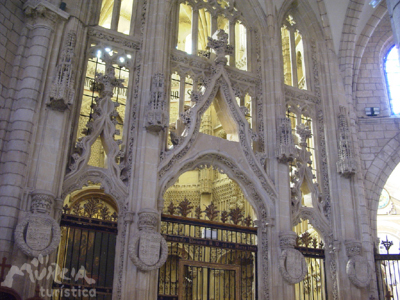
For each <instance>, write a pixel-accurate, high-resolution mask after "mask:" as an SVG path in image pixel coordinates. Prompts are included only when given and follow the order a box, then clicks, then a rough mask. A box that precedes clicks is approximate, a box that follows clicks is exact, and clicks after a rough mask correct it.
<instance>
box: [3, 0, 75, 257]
mask: <svg viewBox="0 0 400 300" xmlns="http://www.w3.org/2000/svg"><path fill="white" fill-rule="evenodd" d="M24 12H25V15H26V22H27V24H26V26H27V27H28V29H29V32H28V36H27V44H26V52H25V58H24V60H23V61H22V62H21V64H22V65H23V72H22V74H21V77H20V81H19V82H18V87H19V89H18V90H17V91H16V93H15V98H14V99H13V104H12V107H11V113H10V121H9V125H8V129H7V131H8V136H7V142H6V143H5V144H4V146H3V150H4V152H3V155H2V157H1V165H0V169H1V170H2V172H1V174H0V207H1V208H2V209H1V212H0V216H1V218H2V219H3V221H5V220H6V219H7V222H4V223H3V224H5V223H7V224H8V226H7V227H6V228H4V227H3V228H2V230H0V246H1V248H2V250H3V251H4V252H5V253H9V252H10V251H11V245H12V244H11V240H12V238H11V236H12V232H13V229H14V227H15V224H16V220H17V217H18V211H19V207H20V201H21V198H22V197H23V188H22V187H23V186H24V184H25V178H26V174H27V165H28V160H29V148H30V143H32V134H33V131H34V128H35V127H34V126H33V124H34V123H35V118H36V117H35V114H36V113H37V111H38V105H39V103H40V97H41V96H40V92H41V87H42V84H43V78H44V75H45V69H46V61H47V57H48V48H49V45H50V43H51V39H52V35H53V31H54V29H55V27H56V25H57V22H58V21H59V20H60V19H61V18H63V19H65V18H66V17H67V16H68V15H67V14H66V13H65V12H63V11H61V10H59V9H58V8H56V7H54V6H53V5H51V4H50V3H49V2H47V1H27V2H26V3H25V5H24Z"/></svg>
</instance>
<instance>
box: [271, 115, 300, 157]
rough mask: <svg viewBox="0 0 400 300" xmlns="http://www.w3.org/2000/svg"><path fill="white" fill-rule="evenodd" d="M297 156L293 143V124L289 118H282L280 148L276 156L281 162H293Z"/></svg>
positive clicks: (279, 132)
mask: <svg viewBox="0 0 400 300" xmlns="http://www.w3.org/2000/svg"><path fill="white" fill-rule="evenodd" d="M295 155H296V147H295V145H294V141H293V134H292V124H291V123H290V120H289V118H280V119H279V125H278V148H277V150H276V156H277V158H278V160H279V161H280V162H283V163H286V162H288V161H292V160H293V159H294V157H295Z"/></svg>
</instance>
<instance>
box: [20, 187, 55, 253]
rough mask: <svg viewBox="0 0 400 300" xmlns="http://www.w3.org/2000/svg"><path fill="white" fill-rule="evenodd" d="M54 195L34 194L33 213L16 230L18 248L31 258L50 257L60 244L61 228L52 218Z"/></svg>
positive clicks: (44, 192)
mask: <svg viewBox="0 0 400 300" xmlns="http://www.w3.org/2000/svg"><path fill="white" fill-rule="evenodd" d="M54 198H55V197H54V195H53V194H52V193H50V192H48V191H42V190H36V191H35V192H33V193H32V204H31V211H32V212H31V213H28V215H27V216H26V217H25V218H23V219H22V221H21V222H19V224H18V225H17V227H16V229H15V233H14V235H15V242H16V244H17V246H18V248H19V249H20V250H21V251H22V252H23V253H25V254H26V255H27V256H29V257H38V256H39V255H43V256H46V255H49V254H50V253H52V252H53V251H55V250H56V249H57V247H58V244H59V243H60V238H61V233H60V226H59V225H58V223H57V222H56V220H54V219H53V218H52V217H51V216H50V211H51V207H52V205H53V202H54Z"/></svg>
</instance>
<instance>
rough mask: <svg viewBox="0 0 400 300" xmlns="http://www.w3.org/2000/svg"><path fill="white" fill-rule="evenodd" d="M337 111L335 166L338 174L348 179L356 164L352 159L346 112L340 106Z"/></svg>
mask: <svg viewBox="0 0 400 300" xmlns="http://www.w3.org/2000/svg"><path fill="white" fill-rule="evenodd" d="M339 109H340V113H339V117H338V119H339V144H338V150H339V151H338V152H339V160H338V161H337V163H336V166H337V170H338V173H339V174H341V175H342V176H344V177H349V176H351V175H353V174H354V173H355V172H356V170H357V163H356V160H355V158H354V150H353V142H352V140H351V133H350V128H349V122H348V119H347V110H346V108H345V107H343V106H340V107H339Z"/></svg>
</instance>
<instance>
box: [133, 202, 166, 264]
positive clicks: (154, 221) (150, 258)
mask: <svg viewBox="0 0 400 300" xmlns="http://www.w3.org/2000/svg"><path fill="white" fill-rule="evenodd" d="M138 215H139V222H138V227H139V232H138V233H136V234H135V235H134V236H133V239H132V242H131V244H130V246H129V256H130V258H131V260H132V262H133V263H134V265H135V266H136V267H137V268H138V269H140V270H142V271H151V270H155V269H159V268H160V267H161V266H162V265H163V264H164V263H165V262H166V261H167V258H168V245H167V242H166V241H165V239H164V238H163V236H162V235H161V234H160V233H158V232H157V226H158V223H159V217H160V216H159V213H158V212H157V211H155V210H152V209H143V210H141V211H140V212H139V213H138Z"/></svg>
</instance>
